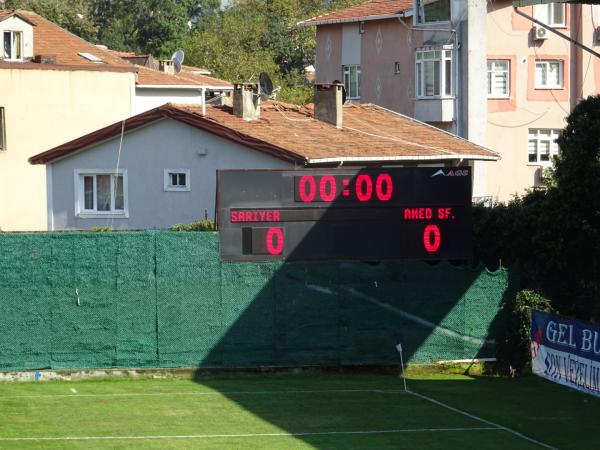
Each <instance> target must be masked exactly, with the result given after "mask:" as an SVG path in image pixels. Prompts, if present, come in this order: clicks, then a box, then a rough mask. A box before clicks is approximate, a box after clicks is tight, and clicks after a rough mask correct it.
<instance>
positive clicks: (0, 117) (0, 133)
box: [0, 106, 6, 150]
mask: <svg viewBox="0 0 600 450" xmlns="http://www.w3.org/2000/svg"><path fill="white" fill-rule="evenodd" d="M0 150H6V121H5V120H4V107H1V106H0Z"/></svg>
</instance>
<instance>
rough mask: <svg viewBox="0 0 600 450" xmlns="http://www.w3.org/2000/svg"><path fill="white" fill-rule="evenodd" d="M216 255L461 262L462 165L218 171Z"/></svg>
mask: <svg viewBox="0 0 600 450" xmlns="http://www.w3.org/2000/svg"><path fill="white" fill-rule="evenodd" d="M218 201H219V204H218V225H219V233H220V237H221V239H220V242H221V255H222V257H223V259H225V260H235V261H260V260H270V259H282V258H283V259H289V260H303V259H368V260H377V259H389V258H392V259H402V258H411V259H465V258H469V257H470V256H471V234H472V231H471V177H470V169H469V168H460V169H450V170H446V171H444V170H443V169H442V170H440V168H402V169H400V168H389V169H362V170H353V169H343V170H342V169H337V170H335V169H334V170H331V169H329V170H325V169H310V170H295V171H279V170H243V171H220V172H219V173H218Z"/></svg>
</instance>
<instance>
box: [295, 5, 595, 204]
mask: <svg viewBox="0 0 600 450" xmlns="http://www.w3.org/2000/svg"><path fill="white" fill-rule="evenodd" d="M522 3H532V2H527V1H526V0H525V1H523V2H522ZM536 3H540V2H536ZM520 13H523V14H525V15H527V16H530V17H533V18H536V19H537V20H539V21H541V22H542V23H544V24H545V26H540V25H539V24H536V23H535V22H534V21H532V20H530V19H528V18H526V17H524V16H522V15H521V14H520ZM299 25H300V26H316V27H317V54H316V79H317V82H331V81H334V80H339V81H342V82H343V83H344V84H345V85H346V90H347V93H348V97H349V98H350V100H351V101H355V102H367V103H376V104H378V105H381V106H384V107H386V108H389V109H391V110H394V111H398V112H400V113H403V114H407V115H410V116H412V117H415V118H416V119H418V120H422V121H424V122H427V123H430V124H433V125H435V126H437V127H439V128H442V129H444V130H447V131H449V132H451V133H454V134H457V135H459V136H461V137H464V138H467V139H469V140H471V141H473V142H476V143H478V144H480V145H484V146H486V147H487V148H490V149H493V150H496V151H497V152H498V153H499V154H500V155H501V157H502V159H501V161H499V162H495V163H488V162H478V163H476V170H475V171H474V173H475V179H474V192H473V195H474V197H477V198H479V199H481V200H486V201H490V200H494V201H498V200H500V201H505V200H508V199H510V198H511V196H512V195H514V194H521V193H523V192H525V191H526V190H527V189H529V188H533V187H537V186H541V185H542V184H543V180H542V176H543V172H544V170H545V169H546V168H548V167H550V165H551V158H552V156H553V155H556V153H557V152H558V147H557V145H556V143H555V139H556V137H557V135H558V133H559V132H560V130H561V129H562V128H563V127H564V125H565V120H564V119H565V117H566V116H567V115H568V114H569V112H570V111H571V109H572V108H573V107H574V105H576V104H577V101H578V100H579V99H581V98H585V97H586V96H588V95H591V94H596V93H598V92H599V91H600V59H599V58H596V57H594V56H592V55H591V54H590V53H587V52H585V51H583V50H581V49H579V48H578V47H576V46H575V45H573V44H571V43H570V42H569V41H568V40H566V39H564V38H561V37H559V36H557V35H555V34H553V33H552V32H551V31H549V29H550V28H552V29H555V30H557V31H558V32H560V33H563V34H565V35H567V36H569V37H571V38H572V39H575V40H577V41H579V42H582V43H583V44H584V45H586V46H588V47H591V48H592V49H595V50H599V49H600V47H599V46H600V32H599V29H598V28H597V27H600V6H598V5H593V6H592V5H574V4H565V3H554V4H538V5H535V6H523V7H519V8H513V5H512V1H509V0H496V1H493V2H490V1H485V0H477V1H465V0H388V1H385V0H384V1H382V0H377V1H369V2H365V3H363V4H361V5H358V6H355V7H351V8H346V9H343V10H340V11H336V12H333V13H331V14H328V15H324V16H320V17H316V18H313V19H309V20H306V21H304V22H301V23H300V24H299ZM371 132H373V131H372V130H371Z"/></svg>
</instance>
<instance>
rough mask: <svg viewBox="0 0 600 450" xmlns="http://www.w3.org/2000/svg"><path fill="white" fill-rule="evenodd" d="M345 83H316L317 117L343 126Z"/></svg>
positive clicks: (339, 126) (337, 125) (340, 126)
mask: <svg viewBox="0 0 600 450" xmlns="http://www.w3.org/2000/svg"><path fill="white" fill-rule="evenodd" d="M343 93H344V85H343V84H341V83H332V84H320V83H319V84H315V119H317V120H320V121H321V122H326V123H330V124H331V125H335V126H336V127H337V128H342V104H343Z"/></svg>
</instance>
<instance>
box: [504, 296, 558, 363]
mask: <svg viewBox="0 0 600 450" xmlns="http://www.w3.org/2000/svg"><path fill="white" fill-rule="evenodd" d="M532 309H537V310H538V311H544V312H552V306H551V304H550V300H549V299H547V298H546V297H544V296H543V295H542V294H540V293H539V292H536V291H532V290H528V289H525V290H522V291H519V292H518V293H517V296H516V298H515V302H514V305H513V308H512V311H511V315H510V322H509V329H508V334H507V337H506V340H505V342H504V343H503V344H502V345H501V346H500V351H499V353H500V355H501V358H500V360H501V364H502V365H504V366H505V367H508V366H512V367H513V368H514V369H516V370H517V372H519V373H523V372H530V371H531V336H530V333H531V331H530V330H531V310H532Z"/></svg>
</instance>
